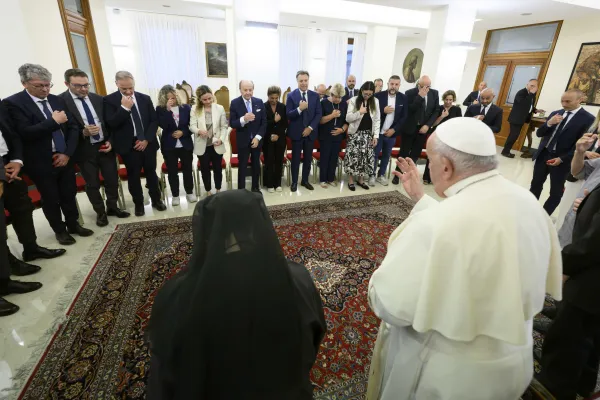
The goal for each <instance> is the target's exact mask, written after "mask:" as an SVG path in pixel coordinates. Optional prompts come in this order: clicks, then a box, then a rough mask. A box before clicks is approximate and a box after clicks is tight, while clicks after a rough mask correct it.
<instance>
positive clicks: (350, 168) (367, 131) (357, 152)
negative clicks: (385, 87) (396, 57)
mask: <svg viewBox="0 0 600 400" xmlns="http://www.w3.org/2000/svg"><path fill="white" fill-rule="evenodd" d="M374 93H375V84H374V83H373V82H372V81H367V82H365V83H363V85H362V86H361V87H360V91H359V93H358V96H355V97H353V98H351V99H350V102H349V103H348V112H347V114H346V121H347V122H348V123H349V124H350V126H349V127H348V145H347V150H346V161H345V163H344V165H345V167H346V168H345V169H346V174H348V189H350V190H352V191H355V190H356V186H355V184H354V177H357V180H358V181H357V182H356V184H357V185H358V186H360V187H361V188H363V189H365V190H369V185H367V184H366V183H365V177H367V178H368V177H369V176H371V175H372V174H373V164H374V161H375V158H374V154H373V147H375V146H377V140H378V139H379V124H380V116H379V100H377V99H376V98H375V96H373V94H374Z"/></svg>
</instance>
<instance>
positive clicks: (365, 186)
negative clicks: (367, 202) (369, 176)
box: [356, 182, 369, 190]
mask: <svg viewBox="0 0 600 400" xmlns="http://www.w3.org/2000/svg"><path fill="white" fill-rule="evenodd" d="M356 184H357V185H358V186H360V187H361V188H363V189H365V190H369V185H367V184H366V183H364V182H356Z"/></svg>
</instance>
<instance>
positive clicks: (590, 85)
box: [567, 42, 600, 106]
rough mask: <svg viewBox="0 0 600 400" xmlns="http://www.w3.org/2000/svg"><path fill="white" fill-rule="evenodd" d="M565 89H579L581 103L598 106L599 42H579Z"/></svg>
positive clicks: (599, 86) (599, 101) (599, 93)
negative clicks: (583, 98) (582, 98)
mask: <svg viewBox="0 0 600 400" xmlns="http://www.w3.org/2000/svg"><path fill="white" fill-rule="evenodd" d="M567 89H579V90H581V91H582V92H583V93H584V94H585V96H586V99H585V101H584V102H582V103H583V104H588V105H591V106H600V42H594V43H582V44H581V48H580V49H579V54H578V55H577V59H575V65H573V71H571V76H570V77H569V83H568V84H567Z"/></svg>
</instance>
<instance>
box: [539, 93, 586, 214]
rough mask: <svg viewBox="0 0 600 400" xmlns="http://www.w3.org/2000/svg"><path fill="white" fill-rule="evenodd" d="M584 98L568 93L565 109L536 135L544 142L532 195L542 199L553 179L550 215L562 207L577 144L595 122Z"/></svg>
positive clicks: (552, 117) (549, 120)
mask: <svg viewBox="0 0 600 400" xmlns="http://www.w3.org/2000/svg"><path fill="white" fill-rule="evenodd" d="M583 98H584V94H583V92H582V91H580V90H578V89H570V90H567V91H566V92H565V93H564V94H563V95H562V97H561V103H562V106H563V109H562V110H557V111H553V112H552V113H551V114H550V115H549V116H548V119H547V120H546V123H545V124H544V125H542V126H541V127H540V128H539V129H538V130H537V133H536V134H537V135H538V137H541V138H542V141H541V143H540V146H539V148H538V150H537V152H536V153H535V155H534V156H533V161H534V162H535V164H534V167H533V179H532V180H531V188H530V191H531V193H533V194H534V195H535V197H537V198H538V199H539V198H540V194H541V193H542V189H543V188H544V182H546V178H547V177H548V175H550V197H549V198H548V200H547V201H546V203H545V204H544V209H545V210H546V211H547V212H548V214H550V215H552V213H553V212H554V210H555V209H556V207H558V205H559V204H560V199H561V198H562V195H563V190H564V187H565V180H566V179H567V175H568V174H569V167H570V165H571V160H572V159H573V154H574V153H575V144H576V143H577V141H578V140H579V138H581V137H582V136H583V134H584V133H585V132H587V130H588V129H589V128H590V126H591V125H592V123H593V122H594V116H593V115H592V114H590V113H589V112H587V111H586V110H584V109H583V108H582V107H581V101H582V100H583Z"/></svg>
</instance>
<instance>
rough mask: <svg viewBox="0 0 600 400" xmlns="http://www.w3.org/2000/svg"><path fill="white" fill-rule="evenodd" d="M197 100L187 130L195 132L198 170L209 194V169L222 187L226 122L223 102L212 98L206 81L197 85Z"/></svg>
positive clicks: (217, 184) (218, 185)
mask: <svg viewBox="0 0 600 400" xmlns="http://www.w3.org/2000/svg"><path fill="white" fill-rule="evenodd" d="M196 98H197V99H198V104H196V107H195V108H194V110H193V112H192V116H191V118H190V131H191V132H192V134H193V136H194V154H196V155H197V156H198V159H199V160H200V172H201V174H202V181H203V182H204V189H205V190H206V193H207V194H208V196H210V195H211V194H212V192H211V190H212V186H211V181H210V170H211V167H212V170H213V171H214V172H215V189H216V190H217V193H218V192H220V191H221V183H222V181H223V169H222V168H221V163H222V160H223V154H224V153H225V141H226V140H227V133H228V125H227V116H226V115H225V109H224V108H223V106H221V105H219V104H216V103H215V102H214V96H213V93H212V91H211V90H210V88H209V87H208V86H206V85H202V86H198V89H196Z"/></svg>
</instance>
